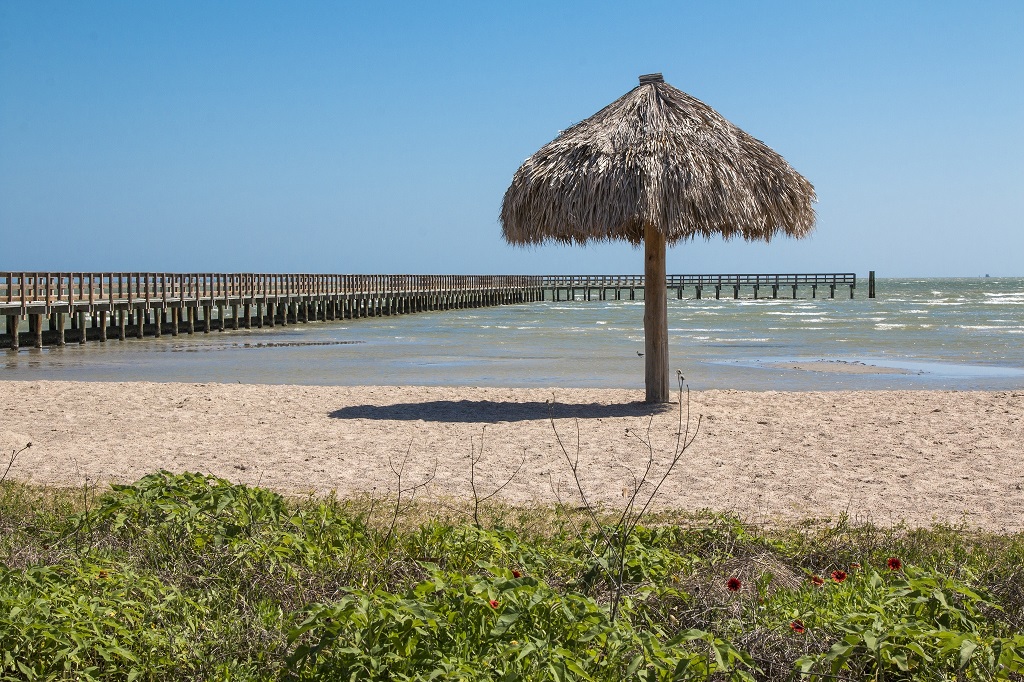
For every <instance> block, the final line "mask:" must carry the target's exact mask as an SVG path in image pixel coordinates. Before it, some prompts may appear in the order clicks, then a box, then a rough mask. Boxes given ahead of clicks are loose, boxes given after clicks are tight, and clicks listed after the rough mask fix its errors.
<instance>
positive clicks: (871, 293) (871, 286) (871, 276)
mask: <svg viewBox="0 0 1024 682" xmlns="http://www.w3.org/2000/svg"><path fill="white" fill-rule="evenodd" d="M874 297H875V271H874V270H869V271H868V298H874Z"/></svg>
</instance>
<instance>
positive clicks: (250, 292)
mask: <svg viewBox="0 0 1024 682" xmlns="http://www.w3.org/2000/svg"><path fill="white" fill-rule="evenodd" d="M541 279H542V278H541V277H538V276H530V275H312V274H310V275H305V274H259V273H154V272H4V273H0V308H15V307H20V308H22V309H23V310H27V308H29V307H38V306H39V305H42V306H44V307H46V308H50V307H52V306H60V307H63V306H80V305H92V306H96V305H100V306H103V305H107V306H111V305H116V304H119V303H123V304H127V305H129V306H130V305H132V304H135V303H137V302H143V301H145V302H150V301H159V302H162V303H167V304H170V303H178V302H182V301H200V300H208V301H218V300H223V301H228V302H229V301H231V300H236V299H242V300H244V299H252V300H255V299H271V298H285V297H296V296H328V295H348V294H371V293H383V292H396V293H407V292H416V291H466V290H478V289H522V288H527V287H531V286H533V287H536V286H540V281H541Z"/></svg>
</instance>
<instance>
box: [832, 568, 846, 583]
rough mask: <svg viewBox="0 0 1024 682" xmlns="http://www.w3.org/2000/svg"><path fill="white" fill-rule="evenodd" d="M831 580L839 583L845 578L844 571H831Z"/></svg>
mask: <svg viewBox="0 0 1024 682" xmlns="http://www.w3.org/2000/svg"><path fill="white" fill-rule="evenodd" d="M832 580H835V581H836V582H837V583H841V582H843V581H844V580H846V571H832Z"/></svg>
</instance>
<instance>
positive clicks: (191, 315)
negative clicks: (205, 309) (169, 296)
mask: <svg viewBox="0 0 1024 682" xmlns="http://www.w3.org/2000/svg"><path fill="white" fill-rule="evenodd" d="M186 331H188V334H189V336H191V335H192V334H195V333H196V307H195V306H192V305H190V306H189V307H188V327H186Z"/></svg>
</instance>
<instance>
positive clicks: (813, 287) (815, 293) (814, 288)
mask: <svg viewBox="0 0 1024 682" xmlns="http://www.w3.org/2000/svg"><path fill="white" fill-rule="evenodd" d="M811 298H818V285H817V284H812V285H811Z"/></svg>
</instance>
